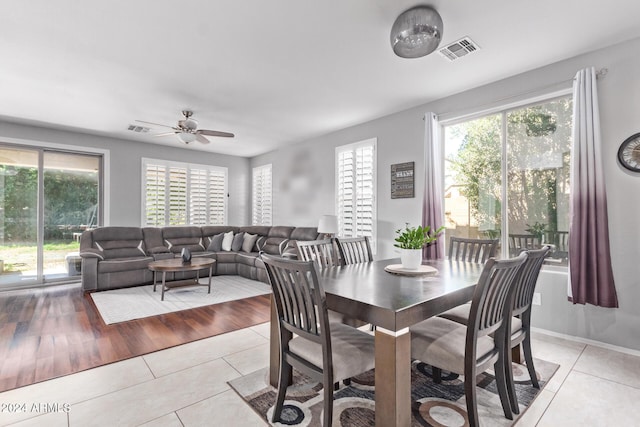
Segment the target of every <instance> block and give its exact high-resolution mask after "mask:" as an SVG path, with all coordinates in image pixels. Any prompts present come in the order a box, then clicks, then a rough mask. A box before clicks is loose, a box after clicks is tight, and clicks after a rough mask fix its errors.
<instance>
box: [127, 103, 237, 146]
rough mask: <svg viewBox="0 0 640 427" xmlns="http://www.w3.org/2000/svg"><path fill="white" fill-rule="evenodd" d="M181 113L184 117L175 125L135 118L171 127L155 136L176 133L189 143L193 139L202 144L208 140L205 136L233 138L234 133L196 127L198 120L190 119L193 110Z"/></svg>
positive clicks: (150, 123) (149, 123) (182, 140)
mask: <svg viewBox="0 0 640 427" xmlns="http://www.w3.org/2000/svg"><path fill="white" fill-rule="evenodd" d="M182 115H183V116H184V119H182V120H178V125H177V126H167V125H161V124H159V123H152V122H145V121H143V120H136V122H139V123H146V124H148V125H154V126H162V127H166V128H171V129H173V130H172V131H171V132H165V133H161V134H158V135H155V136H167V135H178V139H179V140H180V141H181V142H184V143H185V144H189V143H190V142H193V141H198V142H201V143H202V144H208V143H209V142H210V141H209V140H208V139H207V138H205V137H204V135H207V136H220V137H223V138H233V137H234V135H233V134H232V133H229V132H220V131H217V130H208V129H198V121H197V120H195V119H192V118H191V116H192V115H193V111H191V110H182Z"/></svg>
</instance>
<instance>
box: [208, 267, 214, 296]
mask: <svg viewBox="0 0 640 427" xmlns="http://www.w3.org/2000/svg"><path fill="white" fill-rule="evenodd" d="M211 275H213V266H209V291H208V292H207V293H208V294H210V293H211Z"/></svg>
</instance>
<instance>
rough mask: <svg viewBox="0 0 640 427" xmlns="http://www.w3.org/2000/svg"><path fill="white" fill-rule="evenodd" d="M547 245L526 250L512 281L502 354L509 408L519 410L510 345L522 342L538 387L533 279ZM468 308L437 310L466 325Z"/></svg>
mask: <svg viewBox="0 0 640 427" xmlns="http://www.w3.org/2000/svg"><path fill="white" fill-rule="evenodd" d="M550 250H551V247H550V246H544V247H543V248H542V249H535V250H529V251H526V252H527V254H528V258H527V260H526V262H525V263H524V265H523V266H522V270H521V272H520V275H519V276H518V278H517V281H516V284H515V290H514V291H513V293H514V295H513V298H512V301H513V302H512V309H511V317H510V318H509V319H508V321H509V325H508V328H507V330H509V331H510V333H509V334H507V346H506V352H507V354H506V355H505V358H506V360H507V363H506V376H507V389H508V391H509V399H510V401H511V410H512V411H513V412H514V413H516V414H518V413H519V412H520V410H519V408H518V399H517V396H516V393H515V385H514V382H513V372H512V371H511V360H512V352H511V351H510V350H512V349H519V344H521V343H522V351H523V353H524V360H525V363H526V365H527V371H528V372H529V377H530V378H531V384H532V385H533V386H534V387H535V388H537V389H539V388H540V384H539V383H538V377H537V376H536V370H535V367H534V365H533V354H532V352H531V310H532V306H533V294H534V292H535V288H536V282H537V281H538V276H539V275H540V270H541V268H542V264H543V263H544V260H545V258H546V257H547V256H548V255H549V251H550ZM470 312H471V305H470V304H463V305H460V306H458V307H455V308H452V309H451V310H448V311H445V312H444V313H442V314H440V317H443V318H445V319H449V320H453V321H454V322H457V323H460V324H463V325H466V324H468V323H469V315H470Z"/></svg>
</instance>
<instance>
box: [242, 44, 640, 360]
mask: <svg viewBox="0 0 640 427" xmlns="http://www.w3.org/2000/svg"><path fill="white" fill-rule="evenodd" d="M638 51H640V39H637V40H633V41H630V42H626V43H623V44H619V45H616V46H614V47H610V48H607V49H603V50H599V51H595V52H592V53H589V54H586V55H582V56H579V57H576V58H572V59H569V60H566V61H562V62H559V63H556V64H551V65H549V66H546V67H544V68H540V69H536V70H532V71H530V72H527V73H524V74H521V75H518V76H515V77H512V78H509V79H505V80H501V81H498V82H495V83H491V84H488V85H486V86H483V87H479V88H476V89H472V90H469V91H466V92H463V93H460V94H457V95H454V96H451V97H448V98H444V99H441V100H438V101H436V102H433V103H430V104H426V105H422V106H420V107H417V108H413V109H410V110H407V111H404V112H401V113H398V114H394V115H391V116H387V117H383V118H380V119H377V120H374V121H371V122H368V123H364V124H361V125H358V126H354V127H351V128H348V129H344V130H341V131H338V132H335V133H332V134H329V135H325V136H323V137H319V138H315V139H312V140H309V141H304V142H301V143H299V144H296V145H293V146H289V147H286V148H283V149H280V150H277V151H274V152H271V153H267V154H265V155H261V156H257V157H255V158H253V159H251V166H252V167H254V166H259V165H262V164H265V163H272V164H273V178H274V194H273V196H274V208H275V209H274V224H294V225H316V224H317V221H318V218H319V217H320V215H321V214H327V213H333V212H334V209H335V201H334V181H335V177H334V173H335V171H334V150H335V147H336V146H338V145H343V144H348V143H353V142H357V141H362V140H365V139H369V138H377V143H378V145H377V147H378V153H377V155H378V177H377V179H378V191H377V194H378V197H377V207H378V253H377V258H379V259H383V258H389V257H396V256H397V253H396V252H395V250H394V248H393V235H394V233H393V230H394V229H395V228H397V227H400V226H402V225H403V224H404V223H405V222H410V223H414V224H415V223H419V222H420V220H421V198H420V197H419V195H420V194H421V193H422V192H423V189H424V184H423V182H422V178H421V177H423V176H424V162H423V134H424V131H423V126H424V123H423V121H422V116H423V114H424V113H425V112H426V111H433V112H435V113H436V114H438V115H440V116H441V117H443V118H453V117H456V116H460V115H463V114H467V113H471V112H477V111H482V110H485V109H489V108H491V107H493V106H497V105H504V104H508V103H511V102H515V101H518V100H523V99H527V98H531V97H534V96H537V95H542V94H545V93H552V92H555V91H557V90H561V89H567V88H570V87H571V83H572V78H573V76H574V75H575V73H576V72H577V71H578V70H579V69H581V68H584V67H588V66H595V67H596V68H597V69H600V68H603V67H606V68H608V70H609V72H608V74H607V75H606V76H605V77H604V78H602V79H600V80H599V81H598V85H599V89H598V92H599V98H600V117H601V124H602V137H603V156H604V157H603V159H602V161H603V164H604V170H605V180H606V184H607V191H608V201H609V221H610V224H609V230H610V234H611V252H612V258H613V269H614V274H615V280H616V286H617V290H618V297H619V300H620V308H619V309H603V308H598V307H593V306H578V305H576V306H574V305H572V304H570V303H569V302H567V297H566V291H567V275H566V273H563V272H560V273H558V272H555V273H554V272H543V273H542V275H541V278H540V281H539V285H538V291H539V292H540V293H541V299H542V305H541V306H539V307H535V310H534V326H536V327H540V328H543V329H547V330H550V331H554V332H557V333H561V334H568V335H572V336H577V337H582V338H585V339H592V340H597V341H601V342H604V343H609V344H613V345H618V346H623V347H627V348H630V349H636V350H640V333H638V332H637V328H638V325H640V310H638V304H639V303H640V267H639V265H640V262H639V260H640V221H638V218H640V176H639V175H637V174H636V175H633V174H631V173H629V172H626V171H625V170H624V169H622V168H621V167H620V166H619V165H618V164H617V161H616V153H617V149H618V147H619V145H620V143H621V142H622V141H623V140H624V139H625V138H627V137H628V136H629V135H631V134H633V133H635V132H640V120H639V117H640V75H639V74H638V70H640V56H638V55H636V54H635V53H636V52H638ZM463 61H464V60H463ZM453 65H454V66H464V62H460V63H459V64H458V63H455V64H453ZM469 72H473V70H470V71H469ZM406 161H415V162H416V171H415V172H416V195H418V197H416V198H414V199H395V200H392V199H391V198H390V182H389V181H390V166H391V164H393V163H399V162H406ZM292 171H294V172H295V174H294V176H295V182H293V183H292V182H289V180H290V176H291V175H292ZM301 183H302V184H301ZM300 188H303V189H304V188H308V189H311V191H308V192H307V193H308V194H304V195H301V192H300V191H299V189H300Z"/></svg>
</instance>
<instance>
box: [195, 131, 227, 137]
mask: <svg viewBox="0 0 640 427" xmlns="http://www.w3.org/2000/svg"><path fill="white" fill-rule="evenodd" d="M196 133H197V134H202V135H209V136H221V137H223V138H233V137H234V136H235V135H234V134H232V133H229V132H220V131H217V130H208V129H200V130H197V131H196Z"/></svg>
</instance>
